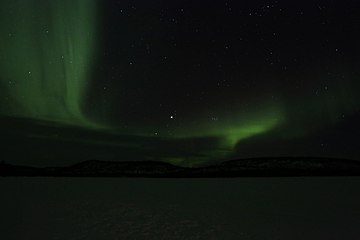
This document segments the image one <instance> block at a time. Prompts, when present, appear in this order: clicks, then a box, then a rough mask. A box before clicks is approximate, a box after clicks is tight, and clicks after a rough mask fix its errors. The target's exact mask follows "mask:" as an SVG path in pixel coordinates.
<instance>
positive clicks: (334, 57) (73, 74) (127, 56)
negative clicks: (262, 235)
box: [0, 0, 360, 166]
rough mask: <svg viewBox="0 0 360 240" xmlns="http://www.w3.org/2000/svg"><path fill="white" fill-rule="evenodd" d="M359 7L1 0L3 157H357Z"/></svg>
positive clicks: (197, 161)
mask: <svg viewBox="0 0 360 240" xmlns="http://www.w3.org/2000/svg"><path fill="white" fill-rule="evenodd" d="M359 43H360V3H359V2H358V1H340V0H338V1H335V0H323V1H313V0H311V1H310V0H306V1H304V0H302V1H295V0H294V1H285V0H283V1H260V0H245V1H236V0H234V1H225V0H219V1H205V0H201V1H190V0H171V1H166V0H153V1H148V0H132V1H129V0H120V1H115V0H104V1H100V0H98V1H96V0H26V1H24V0H1V3H0V122H1V123H0V131H1V133H2V138H1V140H0V141H1V145H0V146H1V148H0V150H1V151H0V157H1V159H4V160H6V161H7V162H13V163H21V164H28V165H67V164H72V163H75V162H80V161H83V160H88V159H99V160H116V161H136V160H159V161H166V162H170V163H174V164H178V165H186V166H197V165H202V164H210V163H214V162H219V161H223V160H228V159H238V158H248V157H274V156H312V157H337V158H350V159H358V160H360V139H359V137H360V127H359V121H360V97H359V96H358V93H359V90H360V79H359V77H360V68H359V64H360V59H359V56H360V51H359V50H360V48H359Z"/></svg>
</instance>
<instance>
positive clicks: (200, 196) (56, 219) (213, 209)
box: [0, 177, 360, 240]
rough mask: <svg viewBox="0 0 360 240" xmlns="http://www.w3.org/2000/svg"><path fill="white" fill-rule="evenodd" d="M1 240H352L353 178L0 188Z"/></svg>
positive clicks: (358, 217) (80, 181)
mask: <svg viewBox="0 0 360 240" xmlns="http://www.w3.org/2000/svg"><path fill="white" fill-rule="evenodd" d="M0 189H1V198H0V212H1V215H0V239H2V240H23V239H36V240H127V239H136V240H137V239H139V240H264V239H267V240H289V239H291V240H304V239H307V240H321V239H326V240H338V239H342V240H354V239H359V236H360V228H359V226H360V204H359V202H360V178H358V177H321V178H319V177H315V178H314V177H296V178H212V179H206V178H197V179H187V178H182V179H175V178H171V179H149V178H147V179H137V178H56V177H51V178H47V177H33V178H22V177H15V178H14V177H7V178H2V179H1V181H0Z"/></svg>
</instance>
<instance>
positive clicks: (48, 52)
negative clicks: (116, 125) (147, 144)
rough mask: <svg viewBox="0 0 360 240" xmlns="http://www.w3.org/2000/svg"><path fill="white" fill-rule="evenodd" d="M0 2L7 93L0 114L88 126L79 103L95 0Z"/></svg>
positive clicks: (90, 54) (89, 58) (0, 67)
mask: <svg viewBox="0 0 360 240" xmlns="http://www.w3.org/2000/svg"><path fill="white" fill-rule="evenodd" d="M0 6H1V7H0V31H1V36H3V37H2V38H1V39H0V52H1V55H2V58H6V61H4V60H3V61H1V62H2V63H3V64H1V65H0V76H1V79H0V84H1V88H2V89H3V90H2V91H4V92H5V94H6V96H7V98H8V103H7V106H2V108H1V109H2V111H4V109H5V110H6V111H5V112H2V114H4V115H11V116H17V117H25V118H32V119H38V120H49V121H55V122H63V123H66V124H73V125H81V126H90V125H91V121H90V120H89V119H88V118H87V117H86V116H85V115H84V113H83V111H82V104H83V101H84V93H85V91H86V90H87V86H88V84H89V83H88V81H89V69H90V67H91V65H92V57H93V53H94V46H95V40H94V39H95V27H94V26H95V25H96V19H95V17H96V12H95V11H96V3H95V0H49V1H39V0H26V1H22V0H2V1H1V3H0ZM4 36H5V37H4ZM4 89H5V90H4ZM2 94H4V93H2Z"/></svg>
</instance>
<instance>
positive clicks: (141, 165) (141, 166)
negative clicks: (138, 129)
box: [0, 158, 360, 178]
mask: <svg viewBox="0 0 360 240" xmlns="http://www.w3.org/2000/svg"><path fill="white" fill-rule="evenodd" d="M0 176H28V177H31V176H32V177H39V176H43V177H154V178H202V177H204V178H208V177H291V176H294V177H296V176H360V161H355V160H344V159H325V158H264V159H243V160H233V161H226V162H223V163H220V164H217V165H212V166H206V167H198V168H186V167H179V166H174V165H171V164H168V163H164V162H155V161H148V162H107V161H96V160H90V161H85V162H82V163H78V164H75V165H72V166H68V167H44V168H35V167H27V166H17V165H12V164H7V163H2V164H0Z"/></svg>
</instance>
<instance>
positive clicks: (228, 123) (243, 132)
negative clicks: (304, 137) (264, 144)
mask: <svg viewBox="0 0 360 240" xmlns="http://www.w3.org/2000/svg"><path fill="white" fill-rule="evenodd" d="M257 109H259V110H252V111H249V112H248V113H243V114H241V113H239V112H236V111H233V112H232V113H228V114H224V115H223V116H224V117H223V118H220V119H219V120H218V121H213V122H212V123H209V121H207V122H203V123H201V122H199V123H198V124H196V126H193V127H192V128H191V129H189V130H184V129H182V130H181V131H179V134H178V135H177V136H180V137H219V138H221V139H222V146H221V147H222V148H225V149H232V148H233V147H234V146H235V145H236V144H237V143H238V142H239V141H241V140H243V139H246V138H249V137H252V136H255V135H257V134H261V133H265V132H267V131H269V130H271V129H273V128H274V127H276V126H278V125H279V124H280V123H282V122H283V121H284V119H285V117H284V114H283V112H282V110H281V108H280V107H279V106H277V105H264V106H261V107H257ZM184 133H185V134H184Z"/></svg>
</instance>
